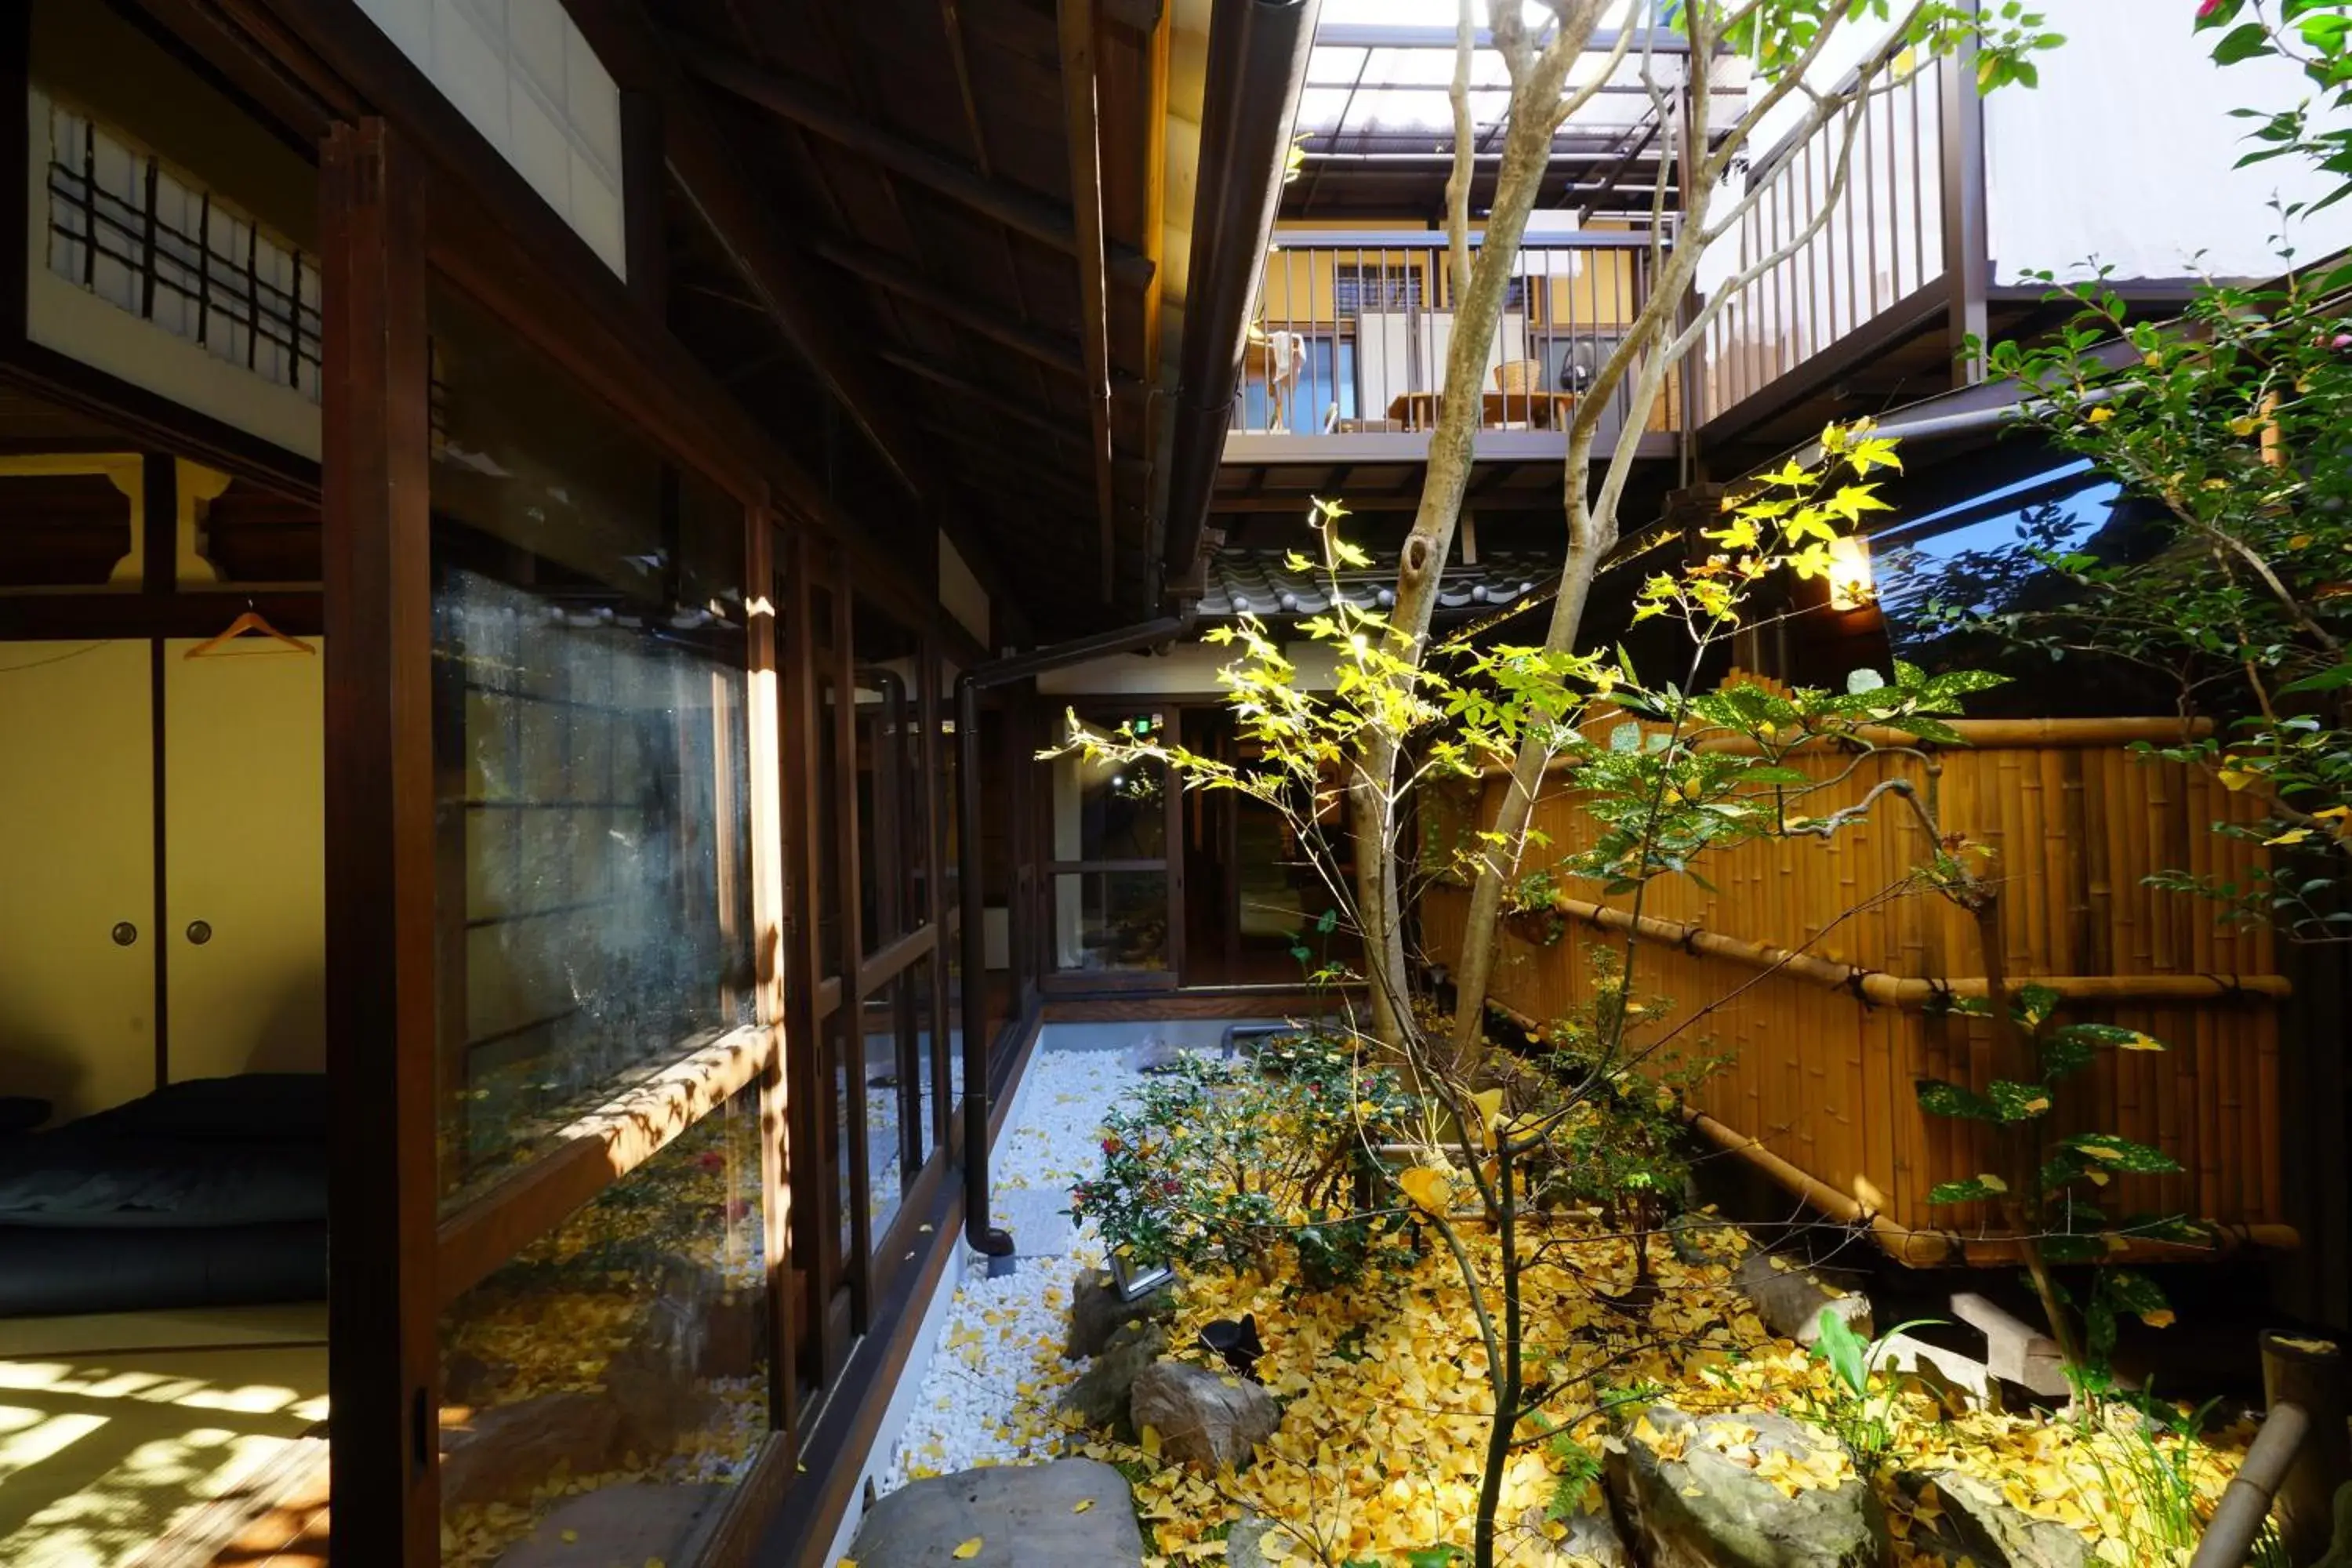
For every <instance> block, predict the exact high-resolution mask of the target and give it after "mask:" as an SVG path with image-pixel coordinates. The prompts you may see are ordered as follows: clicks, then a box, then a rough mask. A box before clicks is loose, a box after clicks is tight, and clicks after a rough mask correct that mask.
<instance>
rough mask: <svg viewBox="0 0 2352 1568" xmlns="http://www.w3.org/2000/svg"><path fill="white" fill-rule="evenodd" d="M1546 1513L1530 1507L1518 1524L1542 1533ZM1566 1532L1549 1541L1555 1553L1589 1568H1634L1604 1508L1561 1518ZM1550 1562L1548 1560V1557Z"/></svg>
mask: <svg viewBox="0 0 2352 1568" xmlns="http://www.w3.org/2000/svg"><path fill="white" fill-rule="evenodd" d="M1548 1521H1549V1515H1548V1514H1547V1513H1546V1511H1545V1510H1543V1509H1541V1508H1531V1509H1529V1510H1528V1511H1527V1512H1526V1513H1525V1514H1524V1515H1522V1516H1521V1517H1520V1520H1519V1524H1520V1526H1521V1528H1522V1529H1524V1530H1526V1531H1528V1532H1529V1533H1530V1534H1539V1533H1543V1532H1544V1530H1545V1526H1546V1524H1547V1523H1548ZM1562 1522H1563V1523H1564V1524H1566V1525H1567V1527H1568V1533H1567V1534H1565V1535H1563V1536H1561V1537H1560V1538H1559V1540H1558V1541H1555V1542H1552V1543H1551V1549H1552V1551H1553V1552H1554V1553H1555V1554H1556V1555H1559V1556H1563V1557H1566V1558H1568V1559H1570V1561H1571V1562H1574V1563H1578V1564H1580V1568H1583V1565H1588V1564H1589V1565H1590V1568H1633V1554H1632V1553H1631V1552H1627V1551H1626V1550H1625V1542H1624V1539H1623V1537H1622V1536H1620V1535H1619V1534H1618V1533H1617V1526H1616V1524H1615V1523H1614V1521H1612V1520H1611V1519H1610V1517H1609V1515H1608V1512H1607V1510H1605V1509H1604V1510H1601V1511H1600V1512H1596V1513H1578V1514H1571V1515H1570V1516H1569V1518H1568V1519H1566V1520H1564V1521H1562ZM1547 1561H1549V1559H1547Z"/></svg>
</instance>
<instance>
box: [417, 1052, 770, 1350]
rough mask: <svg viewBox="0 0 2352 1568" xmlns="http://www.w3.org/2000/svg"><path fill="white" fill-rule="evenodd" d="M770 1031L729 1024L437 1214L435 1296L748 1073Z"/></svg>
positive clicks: (476, 1278) (648, 1149)
mask: <svg viewBox="0 0 2352 1568" xmlns="http://www.w3.org/2000/svg"><path fill="white" fill-rule="evenodd" d="M773 1048H774V1047H773V1036H772V1034H771V1032H770V1031H768V1030H766V1029H762V1028H760V1027H757V1026H744V1027H742V1028H739V1029H733V1030H730V1031H729V1032H728V1033H727V1034H725V1035H723V1036H721V1037H719V1039H717V1040H715V1041H713V1042H712V1043H711V1044H709V1045H708V1046H706V1047H703V1048H702V1049H700V1050H698V1051H696V1052H695V1053H694V1054H693V1055H691V1056H688V1057H687V1058H685V1059H683V1060H681V1061H679V1062H677V1063H675V1064H674V1065H672V1066H671V1067H669V1068H665V1069H663V1070H662V1071H661V1072H659V1073H657V1074H656V1075H655V1076H654V1077H652V1078H650V1079H646V1080H645V1081H643V1082H641V1083H638V1084H636V1085H635V1086H633V1087H632V1088H630V1089H627V1090H625V1091H624V1092H623V1093H622V1094H620V1095H618V1096H616V1097H615V1098H614V1099H613V1100H609V1101H607V1102H606V1103H605V1104H604V1105H602V1106H599V1107H598V1108H597V1109H596V1110H592V1111H590V1112H589V1113H588V1114H587V1115H585V1116H583V1117H581V1118H580V1119H579V1120H578V1121H574V1122H572V1124H571V1125H570V1126H569V1127H566V1128H565V1129H564V1130H563V1131H562V1132H560V1133H558V1134H557V1135H556V1142H555V1145H554V1147H552V1148H551V1149H549V1150H548V1151H547V1152H545V1153H544V1154H541V1156H539V1158H537V1159H535V1160H533V1161H532V1162H531V1163H529V1164H527V1165H525V1166H523V1167H521V1168H520V1170H518V1171H516V1172H515V1173H513V1174H512V1175H509V1176H508V1177H506V1178H505V1179H503V1180H502V1181H500V1182H499V1183H498V1184H496V1185H494V1186H492V1187H490V1188H489V1189H488V1191H486V1192H484V1193H483V1194H481V1195H480V1196H478V1197H477V1198H475V1199H473V1200H472V1201H471V1202H469V1203H467V1205H465V1206H463V1207H462V1208H459V1209H458V1210H457V1211H456V1212H455V1213H453V1214H451V1215H447V1216H446V1217H445V1218H443V1220H442V1221H441V1225H440V1230H439V1237H438V1240H439V1248H440V1268H439V1285H440V1295H441V1300H442V1302H443V1304H444V1305H446V1304H447V1303H448V1302H450V1301H454V1300H457V1298H458V1297H459V1296H461V1295H463V1294H464V1293H465V1292H466V1291H467V1290H469V1289H472V1288H473V1287H474V1286H476V1285H478V1284H479V1283H480V1282H481V1281H482V1280H483V1279H485V1278H487V1277H488V1275H489V1273H490V1272H491V1270H493V1269H495V1268H498V1267H499V1265H500V1264H501V1263H504V1262H505V1261H506V1260H507V1259H508V1258H512V1257H513V1256H514V1255H515V1254H516V1253H517V1252H520V1250H522V1248H523V1247H526V1246H528V1245H529V1244H530V1242H531V1241H533V1240H535V1239H536V1238H538V1237H541V1236H544V1235H545V1234H546V1233H547V1232H549V1231H550V1230H552V1229H553V1228H555V1226H558V1225H561V1224H562V1222H563V1220H564V1219H565V1217H566V1216H568V1215H572V1213H574V1212H575V1211H577V1210H578V1209H579V1207H580V1206H581V1205H583V1204H584V1203H586V1202H588V1201H589V1200H590V1199H591V1198H593V1197H594V1196H595V1195H596V1194H598V1193H601V1192H603V1191H604V1189H605V1188H606V1187H609V1186H611V1185H612V1184H614V1183H615V1182H617V1181H619V1180H620V1179H621V1178H622V1177H624V1176H625V1175H627V1174H628V1173H630V1172H632V1171H634V1170H635V1169H636V1168H637V1167H638V1166H639V1165H642V1164H644V1163H646V1161H647V1160H649V1159H651V1158H652V1157H653V1156H654V1155H655V1154H656V1153H659V1152H661V1151H662V1150H663V1149H665V1148H667V1146H668V1145H669V1144H670V1143H671V1142H674V1141H675V1140H676V1139H677V1136H678V1135H679V1134H680V1133H682V1132H684V1131H686V1130H687V1129H688V1128H689V1127H691V1126H693V1125H694V1124H695V1123H696V1122H698V1121H701V1120H702V1118H703V1117H705V1116H707V1115H709V1113H710V1112H711V1111H713V1110H717V1109H718V1108H719V1106H721V1105H724V1104H725V1103H726V1102H727V1101H728V1100H730V1099H731V1098H733V1097H734V1095H735V1094H736V1093H737V1092H739V1091H740V1090H741V1089H744V1088H745V1087H747V1086H748V1085H750V1084H751V1083H753V1082H755V1081H756V1080H757V1079H759V1077H760V1075H761V1072H763V1071H765V1070H766V1068H767V1066H768V1062H769V1059H770V1057H771V1056H772V1052H773Z"/></svg>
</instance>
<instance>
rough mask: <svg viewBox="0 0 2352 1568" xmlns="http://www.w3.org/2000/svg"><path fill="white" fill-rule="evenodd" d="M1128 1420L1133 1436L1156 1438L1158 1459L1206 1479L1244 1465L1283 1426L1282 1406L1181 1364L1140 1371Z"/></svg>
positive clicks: (1225, 1376) (1239, 1381) (1240, 1382)
mask: <svg viewBox="0 0 2352 1568" xmlns="http://www.w3.org/2000/svg"><path fill="white" fill-rule="evenodd" d="M1129 1416H1130V1417H1131V1418H1132V1419H1133V1420H1134V1422H1135V1428H1136V1430H1137V1431H1139V1432H1140V1431H1142V1430H1143V1428H1145V1427H1146V1426H1150V1427H1151V1428H1153V1429H1154V1430H1155V1431H1157V1432H1158V1433H1159V1434H1160V1453H1161V1454H1163V1455H1164V1456H1166V1457H1167V1458H1170V1459H1171V1460H1174V1461H1176V1462H1177V1463H1180V1464H1186V1465H1190V1466H1192V1468H1194V1469H1197V1470H1201V1471H1204V1472H1207V1473H1210V1474H1214V1473H1215V1472H1216V1471H1217V1470H1219V1469H1222V1468H1228V1467H1230V1468H1234V1469H1236V1470H1238V1469H1240V1468H1243V1467H1244V1466H1245V1465H1247V1464H1248V1463H1249V1462H1250V1458H1251V1456H1252V1454H1253V1453H1254V1452H1255V1449H1256V1447H1257V1446H1258V1445H1259V1444H1260V1443H1263V1442H1265V1440H1266V1439H1267V1438H1268V1437H1271V1436H1274V1429H1275V1428H1276V1426H1280V1425H1282V1406H1281V1405H1277V1404H1276V1403H1275V1398H1274V1395H1273V1394H1268V1393H1267V1392H1266V1391H1265V1389H1263V1388H1260V1387H1259V1386H1258V1385H1257V1384H1255V1383H1251V1382H1249V1381H1248V1380H1247V1379H1244V1378H1241V1377H1236V1376H1234V1374H1233V1373H1215V1372H1211V1371H1210V1370H1208V1369H1207V1368H1206V1367H1199V1366H1193V1365H1192V1364H1190V1363H1185V1362H1181V1361H1163V1362H1158V1363H1153V1364H1152V1365H1150V1366H1148V1367H1146V1368H1144V1370H1143V1373H1142V1374H1141V1375H1140V1376H1139V1377H1138V1378H1137V1379H1136V1380H1135V1388H1134V1391H1133V1394H1132V1396H1131V1398H1130V1400H1129Z"/></svg>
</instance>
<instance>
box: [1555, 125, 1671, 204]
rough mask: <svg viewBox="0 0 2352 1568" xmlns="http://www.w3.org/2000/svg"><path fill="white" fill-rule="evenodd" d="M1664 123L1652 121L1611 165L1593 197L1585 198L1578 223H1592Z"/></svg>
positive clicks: (1594, 190) (1592, 194) (1595, 188)
mask: <svg viewBox="0 0 2352 1568" xmlns="http://www.w3.org/2000/svg"><path fill="white" fill-rule="evenodd" d="M1664 123H1665V120H1664V117H1663V116H1661V117H1659V118H1658V119H1655V120H1653V121H1650V123H1649V127H1648V129H1646V130H1644V131H1643V132H1642V136H1641V139H1640V140H1639V141H1637V142H1634V143H1633V145H1632V146H1631V147H1628V148H1626V149H1625V155H1624V156H1623V157H1622V158H1620V159H1618V160H1617V161H1616V162H1615V163H1612V164H1610V165H1609V172H1608V173H1607V174H1603V175H1601V184H1599V185H1597V186H1595V187H1594V188H1593V190H1592V193H1591V195H1589V196H1587V197H1586V198H1585V203H1584V206H1583V208H1582V209H1581V210H1580V211H1579V212H1578V213H1577V215H1576V221H1577V222H1578V223H1580V224H1585V223H1591V221H1592V215H1593V213H1594V212H1595V211H1596V210H1597V209H1598V208H1599V207H1600V205H1601V202H1602V201H1604V200H1605V199H1607V197H1608V196H1609V195H1610V193H1611V192H1612V191H1614V190H1615V189H1616V188H1617V182H1618V181H1620V180H1622V179H1623V178H1624V177H1625V171H1626V170H1628V169H1630V168H1632V167H1633V161H1634V160H1635V159H1637V158H1639V157H1640V156H1641V155H1642V154H1643V153H1646V152H1648V151H1649V148H1650V143H1651V142H1654V141H1656V140H1657V139H1658V129H1659V127H1660V126H1662V125H1664Z"/></svg>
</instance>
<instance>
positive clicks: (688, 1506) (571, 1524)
mask: <svg viewBox="0 0 2352 1568" xmlns="http://www.w3.org/2000/svg"><path fill="white" fill-rule="evenodd" d="M728 1491H729V1489H728V1488H726V1487H723V1486H719V1485H717V1484H715V1483H713V1484H702V1485H693V1486H675V1487H665V1486H651V1485H644V1484H639V1483H636V1482H630V1483H628V1484H625V1485H622V1486H613V1487H599V1488H598V1489H596V1490H594V1491H593V1492H583V1493H582V1494H580V1495H579V1496H578V1497H573V1498H566V1499H564V1500H562V1502H561V1503H559V1504H557V1505H556V1507H555V1508H554V1509H553V1510H551V1512H550V1513H549V1514H548V1516H547V1517H546V1518H545V1519H543V1520H541V1521H540V1522H539V1524H538V1525H537V1526H536V1527H535V1528H534V1529H533V1530H532V1531H531V1532H530V1534H529V1535H526V1536H524V1537H523V1538H522V1539H521V1540H520V1541H518V1542H515V1543H514V1544H513V1545H512V1546H509V1547H508V1548H507V1549H506V1551H505V1552H502V1553H500V1554H499V1568H610V1564H613V1563H629V1564H636V1563H690V1562H692V1561H694V1559H695V1557H696V1556H697V1555H698V1552H700V1550H701V1543H702V1542H703V1541H704V1540H705V1539H707V1538H708V1536H709V1532H710V1531H711V1530H712V1529H713V1528H714V1527H715V1526H716V1525H717V1524H718V1522H719V1512H720V1500H722V1499H723V1498H725V1497H726V1496H727V1494H728Z"/></svg>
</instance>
